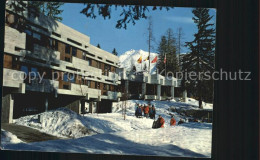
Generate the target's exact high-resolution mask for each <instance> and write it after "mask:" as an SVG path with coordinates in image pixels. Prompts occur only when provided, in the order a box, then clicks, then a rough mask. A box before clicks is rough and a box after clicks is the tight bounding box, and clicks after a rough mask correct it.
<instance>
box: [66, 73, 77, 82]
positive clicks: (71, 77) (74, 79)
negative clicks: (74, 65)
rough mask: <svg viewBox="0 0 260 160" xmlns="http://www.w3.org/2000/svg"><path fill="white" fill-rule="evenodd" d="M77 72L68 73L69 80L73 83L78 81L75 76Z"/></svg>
mask: <svg viewBox="0 0 260 160" xmlns="http://www.w3.org/2000/svg"><path fill="white" fill-rule="evenodd" d="M75 77H76V76H75V74H73V73H68V80H69V81H70V82H72V83H75V82H76V78H75Z"/></svg>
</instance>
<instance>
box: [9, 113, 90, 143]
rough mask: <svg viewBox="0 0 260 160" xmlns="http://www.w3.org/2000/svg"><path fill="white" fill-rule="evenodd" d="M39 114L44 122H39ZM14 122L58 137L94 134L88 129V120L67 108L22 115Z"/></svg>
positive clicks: (77, 136)
mask: <svg viewBox="0 0 260 160" xmlns="http://www.w3.org/2000/svg"><path fill="white" fill-rule="evenodd" d="M38 115H40V116H41V117H42V123H40V122H39V120H38ZM14 122H15V123H16V124H18V125H24V126H27V127H32V128H34V129H38V130H39V131H41V132H44V133H47V134H50V135H54V136H57V137H64V138H68V137H69V138H79V137H83V136H87V135H90V134H93V133H92V132H91V131H90V130H89V129H87V127H86V121H85V120H84V119H83V118H82V117H81V116H80V115H78V114H77V113H75V112H73V111H71V110H69V109H67V108H59V109H57V110H51V111H48V112H43V113H41V114H37V115H31V116H25V117H21V118H19V119H16V120H14Z"/></svg>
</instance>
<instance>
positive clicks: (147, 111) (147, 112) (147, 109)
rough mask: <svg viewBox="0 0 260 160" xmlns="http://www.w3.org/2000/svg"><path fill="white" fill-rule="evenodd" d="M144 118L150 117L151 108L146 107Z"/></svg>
mask: <svg viewBox="0 0 260 160" xmlns="http://www.w3.org/2000/svg"><path fill="white" fill-rule="evenodd" d="M144 116H145V117H146V118H147V117H148V116H149V106H144Z"/></svg>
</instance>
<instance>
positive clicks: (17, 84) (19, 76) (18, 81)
mask: <svg viewBox="0 0 260 160" xmlns="http://www.w3.org/2000/svg"><path fill="white" fill-rule="evenodd" d="M24 75H25V74H24V72H22V71H17V70H12V69H7V68H4V69H3V87H12V88H18V92H19V93H25V83H24V80H23V77H24Z"/></svg>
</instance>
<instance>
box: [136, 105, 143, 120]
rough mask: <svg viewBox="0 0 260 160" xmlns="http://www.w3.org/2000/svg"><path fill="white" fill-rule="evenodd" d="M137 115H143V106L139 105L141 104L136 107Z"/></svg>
mask: <svg viewBox="0 0 260 160" xmlns="http://www.w3.org/2000/svg"><path fill="white" fill-rule="evenodd" d="M135 116H136V117H137V118H140V117H142V108H141V106H140V105H139V106H138V107H137V108H136V110H135Z"/></svg>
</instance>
